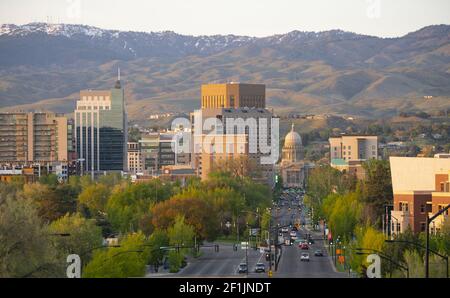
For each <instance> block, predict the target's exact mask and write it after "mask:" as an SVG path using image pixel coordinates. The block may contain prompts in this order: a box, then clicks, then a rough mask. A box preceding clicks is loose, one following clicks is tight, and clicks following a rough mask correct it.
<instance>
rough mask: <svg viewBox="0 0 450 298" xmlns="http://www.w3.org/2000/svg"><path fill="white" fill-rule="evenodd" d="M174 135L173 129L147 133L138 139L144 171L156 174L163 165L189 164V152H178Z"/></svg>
mask: <svg viewBox="0 0 450 298" xmlns="http://www.w3.org/2000/svg"><path fill="white" fill-rule="evenodd" d="M175 135H176V132H175V131H167V132H161V133H160V132H156V133H150V134H147V135H145V136H143V137H142V139H140V140H139V149H140V157H141V163H142V168H143V171H144V173H146V174H156V173H158V171H159V170H161V169H162V167H164V166H175V165H188V164H190V161H191V160H190V157H191V155H190V153H184V152H182V153H178V147H177V142H176V141H175V138H174V137H175ZM172 148H174V149H175V151H174V150H173V149H172Z"/></svg>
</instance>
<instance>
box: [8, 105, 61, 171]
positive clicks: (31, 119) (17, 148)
mask: <svg viewBox="0 0 450 298" xmlns="http://www.w3.org/2000/svg"><path fill="white" fill-rule="evenodd" d="M67 149H68V148H67V118H66V117H64V116H60V115H58V114H55V113H31V112H30V113H25V112H18V113H0V162H2V163H22V164H25V163H27V162H53V161H67Z"/></svg>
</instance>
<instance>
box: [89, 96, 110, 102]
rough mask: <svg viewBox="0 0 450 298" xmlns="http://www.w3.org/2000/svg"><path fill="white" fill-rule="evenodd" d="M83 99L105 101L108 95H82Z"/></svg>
mask: <svg viewBox="0 0 450 298" xmlns="http://www.w3.org/2000/svg"><path fill="white" fill-rule="evenodd" d="M83 100H84V101H92V100H93V101H98V100H101V101H106V100H109V96H83Z"/></svg>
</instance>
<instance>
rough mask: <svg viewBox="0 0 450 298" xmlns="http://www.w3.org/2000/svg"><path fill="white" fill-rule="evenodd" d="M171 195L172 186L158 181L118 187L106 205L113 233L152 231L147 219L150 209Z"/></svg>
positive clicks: (149, 221)
mask: <svg viewBox="0 0 450 298" xmlns="http://www.w3.org/2000/svg"><path fill="white" fill-rule="evenodd" d="M171 195H172V185H171V184H163V183H161V181H160V180H156V179H155V180H152V181H151V182H148V183H137V184H125V185H118V186H116V187H115V188H114V190H113V191H112V194H111V196H110V198H109V199H108V203H107V204H106V213H107V218H108V220H109V221H110V222H111V225H112V227H113V229H114V230H115V231H118V232H122V233H126V232H133V231H137V230H146V231H150V232H151V231H152V227H151V226H149V225H151V220H150V218H148V216H149V214H151V213H150V210H151V207H152V206H153V205H154V204H156V203H158V202H161V201H164V200H167V199H168V198H169V197H170V196H171ZM143 218H147V220H144V221H143V220H142V219H143Z"/></svg>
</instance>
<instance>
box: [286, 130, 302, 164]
mask: <svg viewBox="0 0 450 298" xmlns="http://www.w3.org/2000/svg"><path fill="white" fill-rule="evenodd" d="M282 153H283V157H282V161H284V162H297V161H301V160H302V159H303V144H302V138H301V137H300V135H299V134H298V133H297V132H295V131H294V123H292V128H291V131H290V132H289V133H288V134H287V135H286V137H285V138H284V146H283V152H282Z"/></svg>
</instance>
